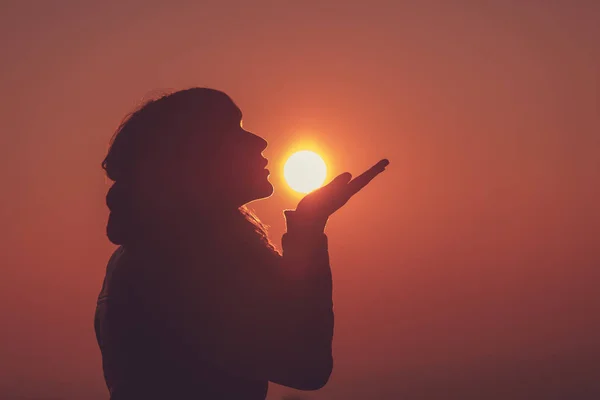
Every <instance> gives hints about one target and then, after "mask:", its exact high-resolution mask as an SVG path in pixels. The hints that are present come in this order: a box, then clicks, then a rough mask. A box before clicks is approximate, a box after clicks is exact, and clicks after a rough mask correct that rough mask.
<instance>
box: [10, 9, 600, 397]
mask: <svg viewBox="0 0 600 400" xmlns="http://www.w3.org/2000/svg"><path fill="white" fill-rule="evenodd" d="M599 4H600V3H598V2H596V1H566V0H565V1H553V0H548V1H541V0H530V1H515V0H511V1H508V0H502V1H500V0H498V1H480V2H476V1H466V0H464V1H442V0H440V1H433V0H426V1H425V0H424V1H419V2H403V1H387V2H384V1H368V2H363V1H340V2H333V1H329V2H328V1H296V2H291V1H271V2H263V1H241V0H240V1H225V0H222V1H189V2H177V1H169V2H167V1H150V0H146V1H136V2H133V1H104V2H99V1H75V0H73V1H52V2H50V1H41V0H39V1H15V0H9V1H3V2H2V4H1V5H0V48H1V49H2V62H1V63H0V91H1V93H2V96H0V151H1V152H2V168H1V169H0V180H1V182H2V183H3V185H4V188H5V190H4V195H3V196H2V199H1V200H0V201H1V202H2V204H1V206H0V213H1V220H0V224H1V226H2V227H3V231H2V233H0V246H1V247H0V250H1V252H2V256H3V269H2V278H0V320H1V321H2V327H1V328H0V398H2V399H64V400H67V399H68V400H71V399H84V398H85V399H89V400H97V399H105V398H107V391H106V389H105V386H104V381H103V378H102V372H101V366H100V352H99V350H98V349H97V345H96V342H95V337H94V333H93V312H94V307H95V299H96V296H97V293H98V291H99V289H100V285H101V281H102V278H103V275H104V268H105V265H106V261H107V259H108V257H109V255H110V253H111V251H112V250H113V247H112V246H111V245H110V243H109V242H108V240H107V239H106V237H105V235H104V227H105V223H106V218H107V210H106V208H105V205H104V195H105V193H106V190H107V189H108V187H109V182H108V181H107V180H106V179H105V178H104V176H103V173H102V170H101V169H100V162H101V160H102V158H103V156H104V154H105V152H106V150H107V147H108V141H109V139H110V137H111V135H112V134H113V132H114V130H115V128H116V127H117V125H118V123H119V122H120V121H121V119H122V118H123V117H124V115H125V114H126V113H127V112H129V111H131V110H133V109H134V108H135V107H136V106H137V105H139V104H140V102H141V101H142V100H143V99H144V98H149V97H151V96H153V95H156V93H159V92H160V90H164V89H171V88H174V89H180V88H185V87H188V86H209V87H214V88H217V89H222V90H224V91H226V92H227V93H229V94H230V95H231V96H232V97H233V99H234V100H235V101H236V102H237V103H238V105H239V106H240V107H241V109H242V110H243V112H244V126H245V127H246V128H248V129H249V130H252V131H254V132H255V133H257V134H260V135H262V136H263V137H265V138H266V139H267V140H268V141H269V142H270V146H269V148H268V149H267V151H266V153H265V154H266V156H267V157H269V158H270V162H271V165H275V166H278V165H281V163H282V162H283V156H284V155H285V154H286V152H287V151H288V150H289V148H290V146H293V145H294V144H295V143H297V142H298V141H299V140H312V141H316V142H317V143H318V144H319V146H321V147H322V149H323V155H324V156H325V157H326V159H327V160H328V161H329V162H330V169H331V173H332V174H333V173H340V172H343V171H345V170H347V171H350V172H352V173H359V172H361V171H362V170H364V169H365V168H367V167H369V166H370V165H371V164H373V163H374V162H376V161H377V160H379V159H380V158H383V157H387V158H389V159H390V160H391V165H390V166H389V167H388V170H387V171H386V172H385V173H384V174H383V175H382V176H380V177H378V178H377V180H375V181H374V182H373V183H372V184H371V185H370V186H369V187H368V188H366V189H365V190H364V191H363V192H362V193H361V194H360V195H359V196H357V197H356V198H355V199H353V200H352V201H351V202H350V203H348V205H347V206H346V207H344V209H342V210H340V211H339V212H338V213H337V214H336V215H335V216H334V217H332V219H331V221H330V223H329V225H328V228H327V229H328V235H329V237H330V252H331V262H332V268H333V274H334V302H335V310H336V330H335V339H334V356H335V362H336V365H335V369H334V373H333V375H332V378H331V381H330V383H329V384H328V385H327V387H326V388H324V389H323V390H321V391H319V392H316V393H310V394H309V395H308V396H307V397H308V398H310V399H323V400H326V399H354V398H356V399H366V398H373V399H383V400H385V399H399V398H410V399H413V398H419V399H434V398H435V399H437V398H440V399H466V398H478V399H495V398H510V399H516V398H528V399H532V398H547V399H550V398H591V397H596V395H597V396H598V398H600V341H599V339H598V338H599V337H600V314H599V313H598V310H600V295H599V294H598V289H597V285H598V283H599V282H600V269H599V267H600V207H599V204H600V190H599V187H600V186H599V182H600V74H599V71H600V47H599V44H598V38H599V37H600V5H599ZM271 169H272V182H273V183H274V184H275V188H276V193H275V195H274V196H273V197H272V198H270V199H268V200H265V201H262V202H257V203H253V204H252V207H253V208H254V209H255V210H256V211H257V213H258V214H259V215H260V217H261V218H262V219H263V220H264V221H265V222H266V223H268V224H269V225H271V236H272V238H273V240H274V241H275V242H276V243H279V239H280V236H281V234H282V232H283V228H284V225H283V218H282V213H281V210H283V209H284V208H293V207H294V206H295V202H296V201H297V197H295V196H293V195H292V193H291V192H290V191H289V189H287V188H286V187H285V186H284V185H283V184H282V183H281V169H280V168H271ZM272 387H274V386H272ZM288 392H290V391H289V390H288V391H286V390H282V389H281V388H274V389H273V393H272V394H271V395H270V397H269V398H270V399H276V398H278V397H279V396H280V394H281V393H288ZM592 394H593V395H592ZM521 396H522V397H521ZM553 396H554V397H553ZM587 396H590V397H587Z"/></svg>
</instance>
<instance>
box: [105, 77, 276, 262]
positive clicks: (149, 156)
mask: <svg viewBox="0 0 600 400" xmlns="http://www.w3.org/2000/svg"><path fill="white" fill-rule="evenodd" d="M235 118H237V119H240V118H241V112H240V110H239V109H238V108H237V106H235V103H234V102H233V101H232V100H231V99H230V98H229V96H227V95H226V94H225V93H223V92H220V91H218V90H214V89H206V88H191V89H186V90H181V91H177V92H174V93H170V94H166V95H163V96H161V97H159V98H157V99H154V100H150V101H148V102H146V103H145V104H143V105H142V106H141V107H140V108H138V109H137V110H136V111H134V112H133V113H131V114H129V115H128V116H127V117H126V118H125V119H124V120H123V122H122V123H121V124H120V125H119V127H118V129H117V131H116V133H115V134H114V136H113V138H112V140H111V143H110V148H109V150H108V153H107V155H106V157H105V158H104V160H103V161H102V168H103V169H104V171H106V175H107V176H108V178H109V179H111V180H112V181H114V184H113V186H112V187H111V188H110V190H109V191H108V194H107V197H106V203H107V205H108V208H109V209H110V216H109V220H108V224H107V235H108V238H109V240H110V241H111V242H113V243H115V244H119V245H121V244H127V242H128V241H129V240H131V239H135V235H136V234H138V233H139V230H136V224H138V223H139V221H136V209H137V208H139V207H141V206H143V205H144V204H147V203H148V201H149V200H150V199H144V198H143V196H144V194H143V193H149V191H139V190H138V189H139V188H138V186H139V182H140V179H139V177H140V176H139V174H147V175H148V176H154V175H156V174H157V173H159V172H164V171H167V170H168V168H170V163H169V160H172V159H173V158H172V157H176V156H177V155H178V154H181V150H182V149H184V148H185V146H187V145H188V144H189V142H188V139H189V138H190V137H191V136H192V135H194V134H198V133H201V134H204V136H203V140H204V142H206V143H207V146H206V147H207V155H208V154H209V149H208V148H209V147H211V146H212V144H214V143H217V144H218V140H219V137H221V135H218V134H217V132H216V131H218V130H219V129H224V128H226V125H231V121H232V120H234V119H235ZM143 181H144V182H149V180H143ZM184 184H192V183H191V182H184ZM163 189H164V188H158V189H157V190H163ZM140 192H141V193H140ZM140 196H142V198H140ZM212 211H213V210H206V212H207V213H211V212H212ZM236 215H237V216H236V217H235V218H234V219H231V218H228V219H227V222H224V223H233V226H231V227H229V226H222V225H220V226H219V228H220V229H232V230H235V231H236V232H237V233H238V234H239V235H243V236H246V237H245V238H244V239H243V240H244V242H246V243H251V242H254V241H256V243H257V244H258V245H260V246H262V247H266V248H268V249H269V250H271V251H275V248H274V246H273V245H272V244H271V242H270V241H269V239H268V236H267V232H266V227H265V225H264V224H262V223H261V222H260V220H259V219H258V217H256V215H254V213H253V212H251V211H250V210H249V209H248V208H247V207H246V206H242V207H240V208H239V209H238V213H237V214H236ZM184 218H185V217H184ZM211 220H212V219H211V218H206V219H205V221H211ZM215 224H218V223H217V222H215ZM203 228H205V229H207V230H209V229H212V228H216V227H211V226H205V227H203ZM239 235H238V236H239ZM234 237H235V235H234ZM249 239H250V240H249Z"/></svg>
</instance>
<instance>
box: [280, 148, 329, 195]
mask: <svg viewBox="0 0 600 400" xmlns="http://www.w3.org/2000/svg"><path fill="white" fill-rule="evenodd" d="M283 176H284V177H285V181H286V182H287V184H288V185H289V186H290V187H291V188H292V189H293V190H295V191H296V192H300V193H309V192H312V191H313V190H315V189H317V188H319V187H321V185H323V182H325V178H326V177H327V165H325V161H323V159H322V158H321V156H319V155H318V154H317V153H315V152H313V151H308V150H303V151H298V152H296V153H294V154H292V155H291V156H290V158H288V160H287V161H286V163H285V165H284V167H283Z"/></svg>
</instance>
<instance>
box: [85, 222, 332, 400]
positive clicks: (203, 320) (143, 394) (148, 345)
mask: <svg viewBox="0 0 600 400" xmlns="http://www.w3.org/2000/svg"><path fill="white" fill-rule="evenodd" d="M199 242H200V243H201V244H198V246H197V247H196V248H194V249H193V250H190V249H189V248H188V249H187V250H186V249H184V248H183V247H182V248H180V249H176V248H175V247H172V248H170V249H169V250H165V249H162V248H160V246H155V247H153V246H149V245H146V246H129V247H128V246H127V245H126V246H122V247H119V248H118V249H117V250H116V251H115V252H114V254H113V256H112V257H111V259H110V261H109V263H108V268H107V272H106V278H105V280H104V285H103V287H102V291H101V293H100V296H99V298H98V305H97V308H96V316H95V329H96V336H97V340H98V344H99V346H100V349H101V351H102V361H103V368H104V374H105V379H106V383H107V386H108V388H109V391H110V395H111V400H133V399H143V400H150V399H173V400H182V399H232V400H234V399H235V400H238V399H239V400H242V399H248V400H255V399H256V400H259V399H260V400H264V399H265V397H266V393H267V388H268V381H272V382H275V383H278V384H282V385H285V386H290V387H293V388H296V389H300V390H315V389H319V388H321V387H322V386H324V385H325V383H326V382H327V380H328V379H329V375H330V373H331V369H332V366H333V360H332V351H331V350H332V349H331V346H332V337H333V304H332V296H331V295H332V280H331V270H330V268H329V256H328V251H327V238H326V236H325V235H324V234H323V233H317V234H314V233H307V232H303V231H302V230H299V231H298V232H295V231H294V230H293V229H291V230H289V233H287V234H285V235H284V236H283V238H282V245H283V256H280V255H279V254H277V253H275V252H273V251H271V250H269V249H267V248H266V247H265V249H264V252H260V254H258V253H257V250H256V249H254V250H251V249H250V246H249V247H247V248H246V247H244V246H243V245H242V246H240V247H234V245H232V247H231V248H229V249H226V250H222V248H220V247H219V246H218V245H216V244H214V243H213V244H211V243H210V242H208V243H206V242H205V243H202V242H201V241H199Z"/></svg>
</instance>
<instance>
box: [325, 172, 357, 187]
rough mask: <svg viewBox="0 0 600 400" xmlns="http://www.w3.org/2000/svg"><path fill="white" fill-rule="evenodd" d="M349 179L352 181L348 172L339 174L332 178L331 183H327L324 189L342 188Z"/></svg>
mask: <svg viewBox="0 0 600 400" xmlns="http://www.w3.org/2000/svg"><path fill="white" fill-rule="evenodd" d="M351 179H352V174H351V173H350V172H344V173H343V174H340V175H338V176H336V177H335V178H333V180H332V181H331V182H329V183H328V184H327V185H326V186H325V187H327V188H329V187H331V188H338V187H343V186H345V185H347V184H348V182H350V180H351Z"/></svg>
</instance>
